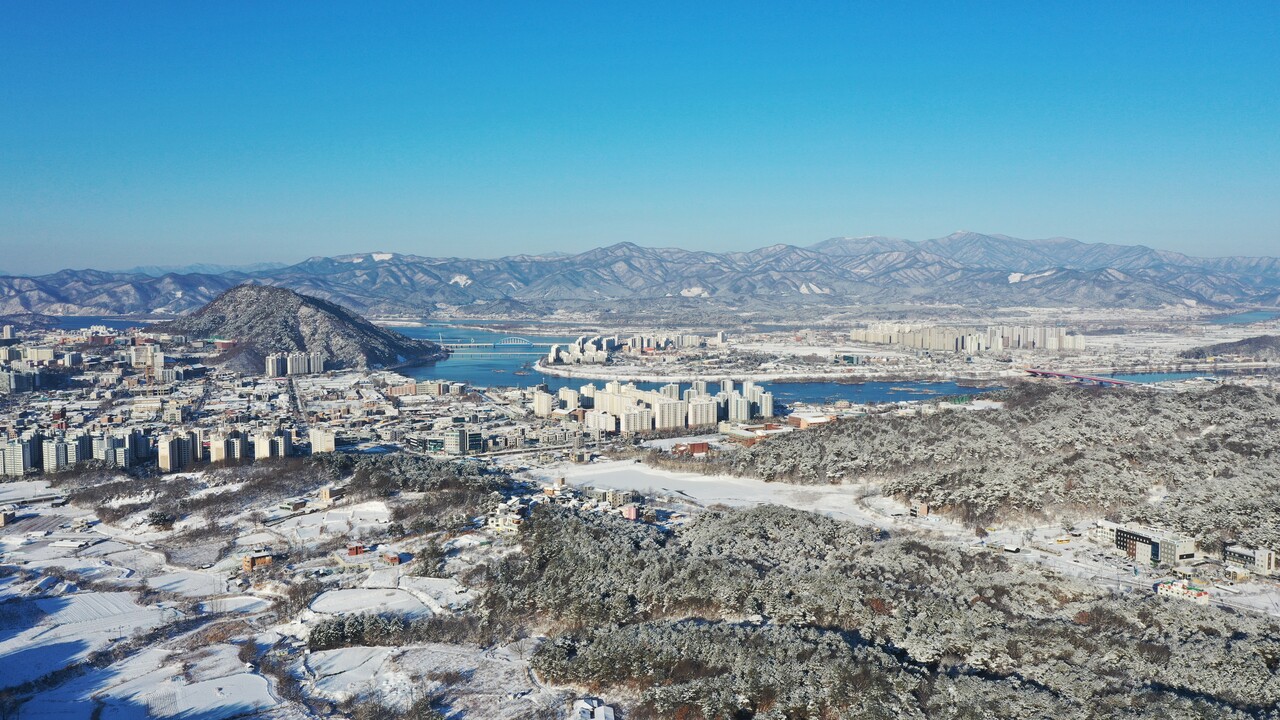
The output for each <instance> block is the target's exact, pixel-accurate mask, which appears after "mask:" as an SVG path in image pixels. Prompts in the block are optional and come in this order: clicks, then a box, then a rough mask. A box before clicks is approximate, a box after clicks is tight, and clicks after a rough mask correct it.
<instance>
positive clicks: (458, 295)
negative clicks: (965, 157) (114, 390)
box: [0, 232, 1280, 315]
mask: <svg viewBox="0 0 1280 720" xmlns="http://www.w3.org/2000/svg"><path fill="white" fill-rule="evenodd" d="M211 270H212V269H211ZM244 282H255V283H259V284H265V285H278V286H282V287H287V288H290V289H293V290H297V291H299V292H303V293H306V294H308V295H312V296H315V297H319V298H324V299H327V300H330V301H333V302H337V303H340V304H342V305H344V306H347V307H350V308H353V309H355V310H356V311H358V312H361V313H365V314H383V313H427V312H430V311H431V310H432V309H434V308H437V307H439V306H440V305H448V306H474V307H475V309H476V310H481V311H482V310H483V309H484V308H485V307H486V306H489V307H491V309H495V310H499V309H500V310H501V311H502V312H513V311H518V310H519V309H520V308H522V307H528V306H530V305H537V306H539V307H544V308H545V307H556V306H568V307H572V306H579V307H581V306H584V305H587V304H589V305H590V306H592V307H595V308H599V309H607V308H608V307H610V306H611V305H613V304H615V303H616V304H619V305H624V304H632V305H633V304H634V302H635V301H636V300H642V299H649V300H653V301H658V300H659V299H663V298H686V299H696V298H715V299H718V300H721V301H727V302H746V301H750V302H752V303H754V304H756V305H760V304H763V305H766V306H767V305H770V304H796V303H806V304H812V303H821V304H826V305H886V304H904V303H905V304H964V305H969V306H984V307H1010V306H1044V307H1070V306H1076V307H1103V306H1105V307H1134V308H1155V307H1161V306H1169V305H1189V304H1195V305H1210V306H1233V305H1265V306H1274V305H1277V304H1278V303H1280V259H1277V258H1272V257H1221V258H1197V257H1190V256H1187V255H1183V254H1181V253H1174V252H1167V251H1161V250H1154V249H1151V248H1148V247H1143V246H1129V245H1110V244H1103V243H1084V242H1080V241H1077V240H1071V239H1067V238H1050V239H1047V240H1022V239H1018V238H1012V237H1008V236H1004V235H983V234H979V233H972V232H957V233H953V234H951V235H948V236H947V237H944V238H937V239H933V240H923V241H909V240H901V239H896V238H888V237H878V236H877V237H862V238H832V239H830V240H825V241H823V242H819V243H817V244H814V245H811V246H809V247H796V246H792V245H773V246H770V247H765V248H760V249H758V250H752V251H749V252H728V253H712V252H702V251H691V250H681V249H675V248H646V247H640V246H638V245H635V244H632V243H619V244H616V245H611V246H608V247H601V248H596V249H594V250H589V251H586V252H583V253H577V254H573V255H563V254H559V253H549V254H541V255H515V256H510V257H504V258H498V259H463V258H430V257H421V256H416V255H402V254H396V253H361V254H353V255H342V256H337V257H312V258H309V259H307V260H305V261H303V262H300V263H297V264H295V265H290V266H287V267H279V268H275V267H266V268H263V269H260V270H254V271H244V270H228V271H219V272H214V271H209V272H168V273H163V274H160V275H158V276H154V275H148V274H146V273H136V272H103V271H96V270H63V271H60V272H56V273H51V274H48V275H43V276H37V277H13V276H8V277H0V313H18V312H41V313H48V314H81V315H97V314H133V313H160V314H182V313H187V312H191V311H192V310H194V309H196V308H198V307H200V306H202V305H204V304H205V303H207V302H209V301H210V300H212V299H213V298H214V297H216V296H217V295H218V294H219V293H221V292H223V291H224V290H226V289H228V288H230V287H233V286H235V285H238V284H241V283H244Z"/></svg>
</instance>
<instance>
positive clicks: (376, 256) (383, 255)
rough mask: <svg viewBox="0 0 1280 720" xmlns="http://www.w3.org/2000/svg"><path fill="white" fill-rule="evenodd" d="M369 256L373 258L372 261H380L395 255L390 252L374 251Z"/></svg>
mask: <svg viewBox="0 0 1280 720" xmlns="http://www.w3.org/2000/svg"><path fill="white" fill-rule="evenodd" d="M370 257H372V258H373V260H374V262H381V261H383V260H390V259H391V258H393V257H395V255H393V254H391V253H374V254H373V255H371V256H370Z"/></svg>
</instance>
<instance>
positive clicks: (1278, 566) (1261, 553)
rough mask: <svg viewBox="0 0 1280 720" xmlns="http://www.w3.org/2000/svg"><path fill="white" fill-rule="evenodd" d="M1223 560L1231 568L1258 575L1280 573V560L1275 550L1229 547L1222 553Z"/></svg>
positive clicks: (1241, 546)
mask: <svg viewBox="0 0 1280 720" xmlns="http://www.w3.org/2000/svg"><path fill="white" fill-rule="evenodd" d="M1222 560H1223V562H1225V563H1226V564H1227V565H1229V566H1231V567H1236V568H1240V569H1241V570H1247V571H1249V572H1251V573H1254V574H1256V575H1275V574H1278V573H1280V558H1277V557H1276V553H1275V551H1273V550H1266V549H1262V548H1251V547H1245V546H1244V545H1228V546H1227V547H1226V548H1225V549H1223V551H1222Z"/></svg>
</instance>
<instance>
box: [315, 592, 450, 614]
mask: <svg viewBox="0 0 1280 720" xmlns="http://www.w3.org/2000/svg"><path fill="white" fill-rule="evenodd" d="M311 609H312V611H314V612H317V613H323V614H326V615H353V614H357V613H365V612H373V613H396V614H404V615H408V616H410V617H425V616H428V615H431V608H429V607H427V605H426V604H425V603H424V602H422V601H421V600H419V599H418V598H417V597H415V596H414V595H413V594H412V593H410V592H408V591H407V590H401V589H399V588H390V589H388V588H353V589H350V590H330V591H328V592H326V593H322V594H321V595H320V597H317V598H316V599H315V600H313V601H312V602H311Z"/></svg>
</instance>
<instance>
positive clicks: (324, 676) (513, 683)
mask: <svg viewBox="0 0 1280 720" xmlns="http://www.w3.org/2000/svg"><path fill="white" fill-rule="evenodd" d="M531 649H532V644H531V643H525V644H522V645H520V646H517V647H512V648H497V649H489V650H482V649H480V648H478V647H471V646H461V645H440V644H429V645H416V646H409V647H404V648H366V647H353V648H342V649H338V650H325V651H321V652H314V653H311V654H310V655H308V656H307V657H306V658H304V660H303V662H302V663H301V664H300V665H299V666H298V667H297V668H296V669H295V672H296V673H297V674H298V676H299V677H300V678H302V679H303V680H304V682H305V683H306V684H307V685H308V686H309V689H310V690H311V692H313V693H314V694H316V695H318V696H320V697H325V698H329V699H331V700H342V699H344V698H347V697H352V696H355V695H366V696H370V697H375V698H378V699H379V700H380V701H381V702H383V703H384V704H387V705H390V706H393V707H401V708H403V707H406V706H408V705H409V704H410V703H412V702H413V701H414V700H416V699H418V698H420V697H423V696H425V695H427V694H429V693H432V692H436V691H440V690H443V689H446V688H447V689H448V696H449V698H450V705H449V711H450V716H451V717H453V716H454V715H453V713H458V716H459V717H466V718H485V720H506V719H511V720H515V719H516V718H526V717H529V716H530V715H532V714H533V711H534V710H535V709H537V708H542V707H559V706H561V705H562V704H563V701H564V700H565V696H564V695H563V694H562V693H560V692H558V691H555V690H552V689H548V688H544V687H543V686H541V685H539V684H538V683H536V682H535V681H534V679H533V676H532V675H531V674H530V672H529V665H528V662H526V660H525V658H527V656H528V654H529V652H530V650H531Z"/></svg>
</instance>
